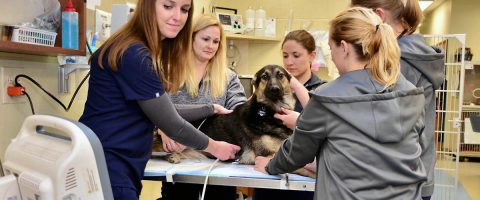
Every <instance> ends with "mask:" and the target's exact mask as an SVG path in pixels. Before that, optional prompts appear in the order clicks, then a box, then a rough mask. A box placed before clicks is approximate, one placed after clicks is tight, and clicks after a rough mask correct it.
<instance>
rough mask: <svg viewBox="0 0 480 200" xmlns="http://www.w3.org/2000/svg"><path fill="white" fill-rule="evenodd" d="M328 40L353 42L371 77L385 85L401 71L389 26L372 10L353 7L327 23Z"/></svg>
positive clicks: (394, 38)
mask: <svg viewBox="0 0 480 200" xmlns="http://www.w3.org/2000/svg"><path fill="white" fill-rule="evenodd" d="M330 25H331V28H330V34H329V35H330V37H331V38H330V39H331V40H332V41H334V42H335V43H336V44H339V43H340V42H341V41H342V40H343V41H345V42H347V43H350V44H352V45H353V47H354V49H355V52H356V53H357V55H358V57H359V59H360V60H366V61H368V65H369V66H370V67H369V68H368V69H369V70H370V72H371V74H372V78H373V79H374V80H375V81H377V82H379V83H381V84H383V85H384V86H385V88H387V87H390V86H391V85H393V84H395V83H396V82H397V78H398V75H399V74H400V48H399V47H398V44H397V40H396V37H395V34H394V33H393V29H392V27H390V26H389V25H388V24H385V23H382V20H381V19H380V17H378V16H377V15H376V14H375V13H374V12H373V10H371V9H367V8H361V7H353V8H350V9H348V10H346V11H343V12H342V13H340V14H339V15H338V16H337V17H336V18H335V19H333V20H332V21H331V22H330Z"/></svg>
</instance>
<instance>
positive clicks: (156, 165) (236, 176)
mask: <svg viewBox="0 0 480 200" xmlns="http://www.w3.org/2000/svg"><path fill="white" fill-rule="evenodd" d="M213 163H214V160H182V162H181V163H179V164H171V163H168V162H167V161H164V160H161V159H151V160H150V161H149V162H148V164H147V167H146V169H145V173H144V179H145V180H158V181H167V182H181V183H197V184H203V183H204V182H205V177H206V175H207V173H208V169H209V167H210V166H211V165H212V164H213ZM208 184H210V185H226V186H240V187H252V188H270V189H282V190H304V191H314V190H315V179H312V178H309V177H304V176H300V175H296V174H284V175H277V176H274V175H266V174H263V173H260V172H257V171H255V170H254V169H253V165H242V164H238V163H230V162H218V163H217V164H216V165H215V167H214V168H213V169H212V171H211V172H210V175H209V178H208Z"/></svg>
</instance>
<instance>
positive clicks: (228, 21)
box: [217, 13, 245, 34]
mask: <svg viewBox="0 0 480 200" xmlns="http://www.w3.org/2000/svg"><path fill="white" fill-rule="evenodd" d="M217 17H218V20H219V21H220V23H221V24H222V26H223V29H224V30H225V32H229V33H239V34H242V33H243V31H244V30H245V27H244V25H243V20H242V16H241V15H236V14H227V13H217Z"/></svg>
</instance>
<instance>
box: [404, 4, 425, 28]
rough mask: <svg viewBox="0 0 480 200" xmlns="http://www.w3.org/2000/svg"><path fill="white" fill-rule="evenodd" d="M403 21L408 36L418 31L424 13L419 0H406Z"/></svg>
mask: <svg viewBox="0 0 480 200" xmlns="http://www.w3.org/2000/svg"><path fill="white" fill-rule="evenodd" d="M401 19H402V24H403V27H404V28H405V29H406V30H407V32H406V34H412V33H414V32H415V31H416V30H417V28H418V26H419V25H420V23H422V20H423V13H422V9H420V5H419V3H418V0H406V4H405V8H404V9H403V12H402V14H401Z"/></svg>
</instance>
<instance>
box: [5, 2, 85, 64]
mask: <svg viewBox="0 0 480 200" xmlns="http://www.w3.org/2000/svg"><path fill="white" fill-rule="evenodd" d="M59 2H60V5H61V10H64V9H65V7H66V4H67V2H68V0H59ZM72 2H73V5H74V7H75V9H76V11H77V12H78V33H79V36H78V39H79V40H78V45H79V47H80V50H73V49H64V48H62V47H61V46H62V34H61V33H62V31H61V30H62V29H61V27H60V28H59V29H58V32H57V33H58V34H57V37H56V38H55V45H54V47H48V46H40V45H32V44H24V43H18V42H12V41H9V40H1V39H2V38H0V52H8V53H19V54H30V55H46V56H56V55H78V56H84V55H86V51H85V46H86V41H85V35H86V32H85V28H86V23H87V15H86V3H85V0H72Z"/></svg>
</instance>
